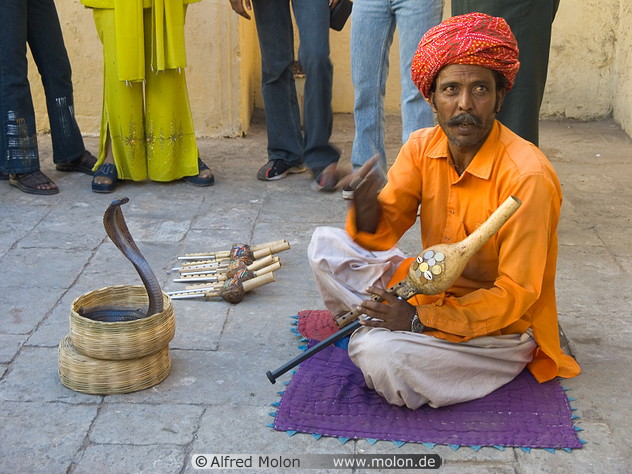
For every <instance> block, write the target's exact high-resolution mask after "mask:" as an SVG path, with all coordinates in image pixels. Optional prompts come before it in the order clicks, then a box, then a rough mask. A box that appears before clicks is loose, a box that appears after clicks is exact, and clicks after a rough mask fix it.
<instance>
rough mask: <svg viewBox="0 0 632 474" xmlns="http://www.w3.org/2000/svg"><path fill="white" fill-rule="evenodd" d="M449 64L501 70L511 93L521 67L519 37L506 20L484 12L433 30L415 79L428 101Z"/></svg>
mask: <svg viewBox="0 0 632 474" xmlns="http://www.w3.org/2000/svg"><path fill="white" fill-rule="evenodd" d="M449 64H473V65H476V66H483V67H486V68H488V69H493V70H494V71H498V72H499V73H500V74H502V75H503V76H505V77H506V78H507V82H508V84H507V90H509V89H511V88H512V86H513V82H514V79H515V77H516V74H517V72H518V68H519V67H520V62H519V61H518V44H517V43H516V38H515V37H514V35H513V33H512V32H511V28H509V25H508V24H507V22H506V21H505V20H504V19H502V18H498V17H493V16H489V15H485V14H483V13H468V14H467V15H459V16H453V17H451V18H448V19H447V20H445V21H444V22H443V23H441V24H439V25H437V26H435V27H433V28H431V29H429V30H428V31H427V32H426V34H425V35H424V36H423V37H422V38H421V41H420V42H419V46H418V47H417V52H416V53H415V55H414V56H413V63H412V67H411V68H410V72H411V77H412V80H413V82H414V83H415V85H416V86H417V88H418V89H419V90H420V91H421V94H422V95H423V96H424V97H425V98H426V99H428V97H429V95H430V87H431V86H432V81H434V78H435V76H436V75H437V74H438V73H439V71H440V70H441V68H443V67H444V66H447V65H449Z"/></svg>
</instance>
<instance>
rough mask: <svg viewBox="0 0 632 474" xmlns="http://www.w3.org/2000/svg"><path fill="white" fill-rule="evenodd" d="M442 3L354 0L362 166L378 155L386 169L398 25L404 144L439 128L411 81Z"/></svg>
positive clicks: (358, 161)
mask: <svg viewBox="0 0 632 474" xmlns="http://www.w3.org/2000/svg"><path fill="white" fill-rule="evenodd" d="M442 11H443V1H442V0H355V1H354V3H353V13H352V14H351V77H352V80H353V87H354V89H355V99H354V118H355V130H356V131H355V138H354V140H353V151H352V153H351V163H352V164H353V167H354V168H356V169H357V168H359V167H360V166H362V165H363V164H364V163H365V162H366V161H367V160H368V159H369V158H371V157H372V156H373V155H375V154H379V155H380V161H379V163H380V165H381V167H382V169H383V170H386V153H385V152H384V95H385V93H386V79H387V77H388V67H389V61H388V59H389V50H390V48H391V44H392V43H393V34H394V32H395V27H397V32H398V37H399V62H400V75H401V114H402V142H405V141H406V140H408V136H409V135H410V134H411V133H412V132H414V131H415V130H417V129H420V128H424V127H431V126H433V125H434V116H433V113H432V109H431V108H430V106H429V105H428V104H427V103H426V101H425V100H424V99H423V97H422V96H421V94H420V93H419V90H418V89H417V87H416V86H415V85H414V84H413V81H412V80H411V78H410V65H411V63H412V59H413V55H414V54H415V51H416V50H417V46H418V45H419V40H420V39H421V37H422V36H423V34H424V33H425V32H426V31H427V30H428V29H430V28H432V27H433V26H435V25H437V24H439V22H440V21H441V15H442Z"/></svg>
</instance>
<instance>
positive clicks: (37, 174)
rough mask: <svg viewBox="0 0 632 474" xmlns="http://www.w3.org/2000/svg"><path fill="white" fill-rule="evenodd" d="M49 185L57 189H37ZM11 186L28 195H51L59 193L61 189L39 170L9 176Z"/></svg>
mask: <svg viewBox="0 0 632 474" xmlns="http://www.w3.org/2000/svg"><path fill="white" fill-rule="evenodd" d="M48 183H50V184H52V185H53V186H55V187H54V188H52V189H40V188H38V187H37V186H39V185H41V184H48ZM9 184H10V185H11V186H15V187H16V188H18V189H19V190H20V191H23V192H25V193H28V194H39V195H51V194H57V193H58V192H59V188H58V187H57V186H56V185H55V183H53V181H52V180H51V179H50V178H49V177H48V176H46V175H45V174H44V173H42V172H41V171H39V170H38V171H32V172H30V173H11V174H9Z"/></svg>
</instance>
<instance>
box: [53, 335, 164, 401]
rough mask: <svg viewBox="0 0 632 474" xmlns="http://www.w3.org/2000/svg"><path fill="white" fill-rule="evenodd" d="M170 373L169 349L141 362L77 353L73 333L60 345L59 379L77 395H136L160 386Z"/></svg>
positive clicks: (142, 359)
mask: <svg viewBox="0 0 632 474" xmlns="http://www.w3.org/2000/svg"><path fill="white" fill-rule="evenodd" d="M170 370H171V358H170V357H169V346H166V347H165V348H164V349H162V350H160V351H158V352H155V353H154V354H150V355H147V356H145V357H141V358H139V359H129V360H102V359H93V358H92V357H88V356H85V355H83V354H81V353H79V352H77V350H76V349H75V347H73V344H72V340H71V339H70V335H69V334H68V335H66V337H64V338H63V339H62V340H61V342H60V343H59V349H58V373H59V380H60V381H61V383H62V384H63V385H65V386H66V387H68V388H69V389H71V390H75V391H77V392H83V393H89V394H93V395H109V394H114V393H129V392H136V391H138V390H144V389H146V388H149V387H153V386H154V385H157V384H159V383H160V382H162V381H163V380H164V379H165V378H166V377H167V375H169V371H170Z"/></svg>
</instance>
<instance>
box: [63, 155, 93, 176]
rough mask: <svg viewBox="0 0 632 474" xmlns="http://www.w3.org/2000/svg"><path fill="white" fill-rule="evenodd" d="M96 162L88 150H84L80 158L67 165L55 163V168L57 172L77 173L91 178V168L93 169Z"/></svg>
mask: <svg viewBox="0 0 632 474" xmlns="http://www.w3.org/2000/svg"><path fill="white" fill-rule="evenodd" d="M96 162H97V159H96V157H95V156H94V155H93V154H92V153H90V152H89V151H88V150H84V151H83V153H82V154H81V156H80V157H79V158H77V159H76V160H73V161H70V162H68V163H57V164H56V165H55V167H56V168H57V171H78V172H80V173H85V174H89V175H90V176H92V175H93V174H94V173H93V171H92V168H94V165H95V164H96Z"/></svg>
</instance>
